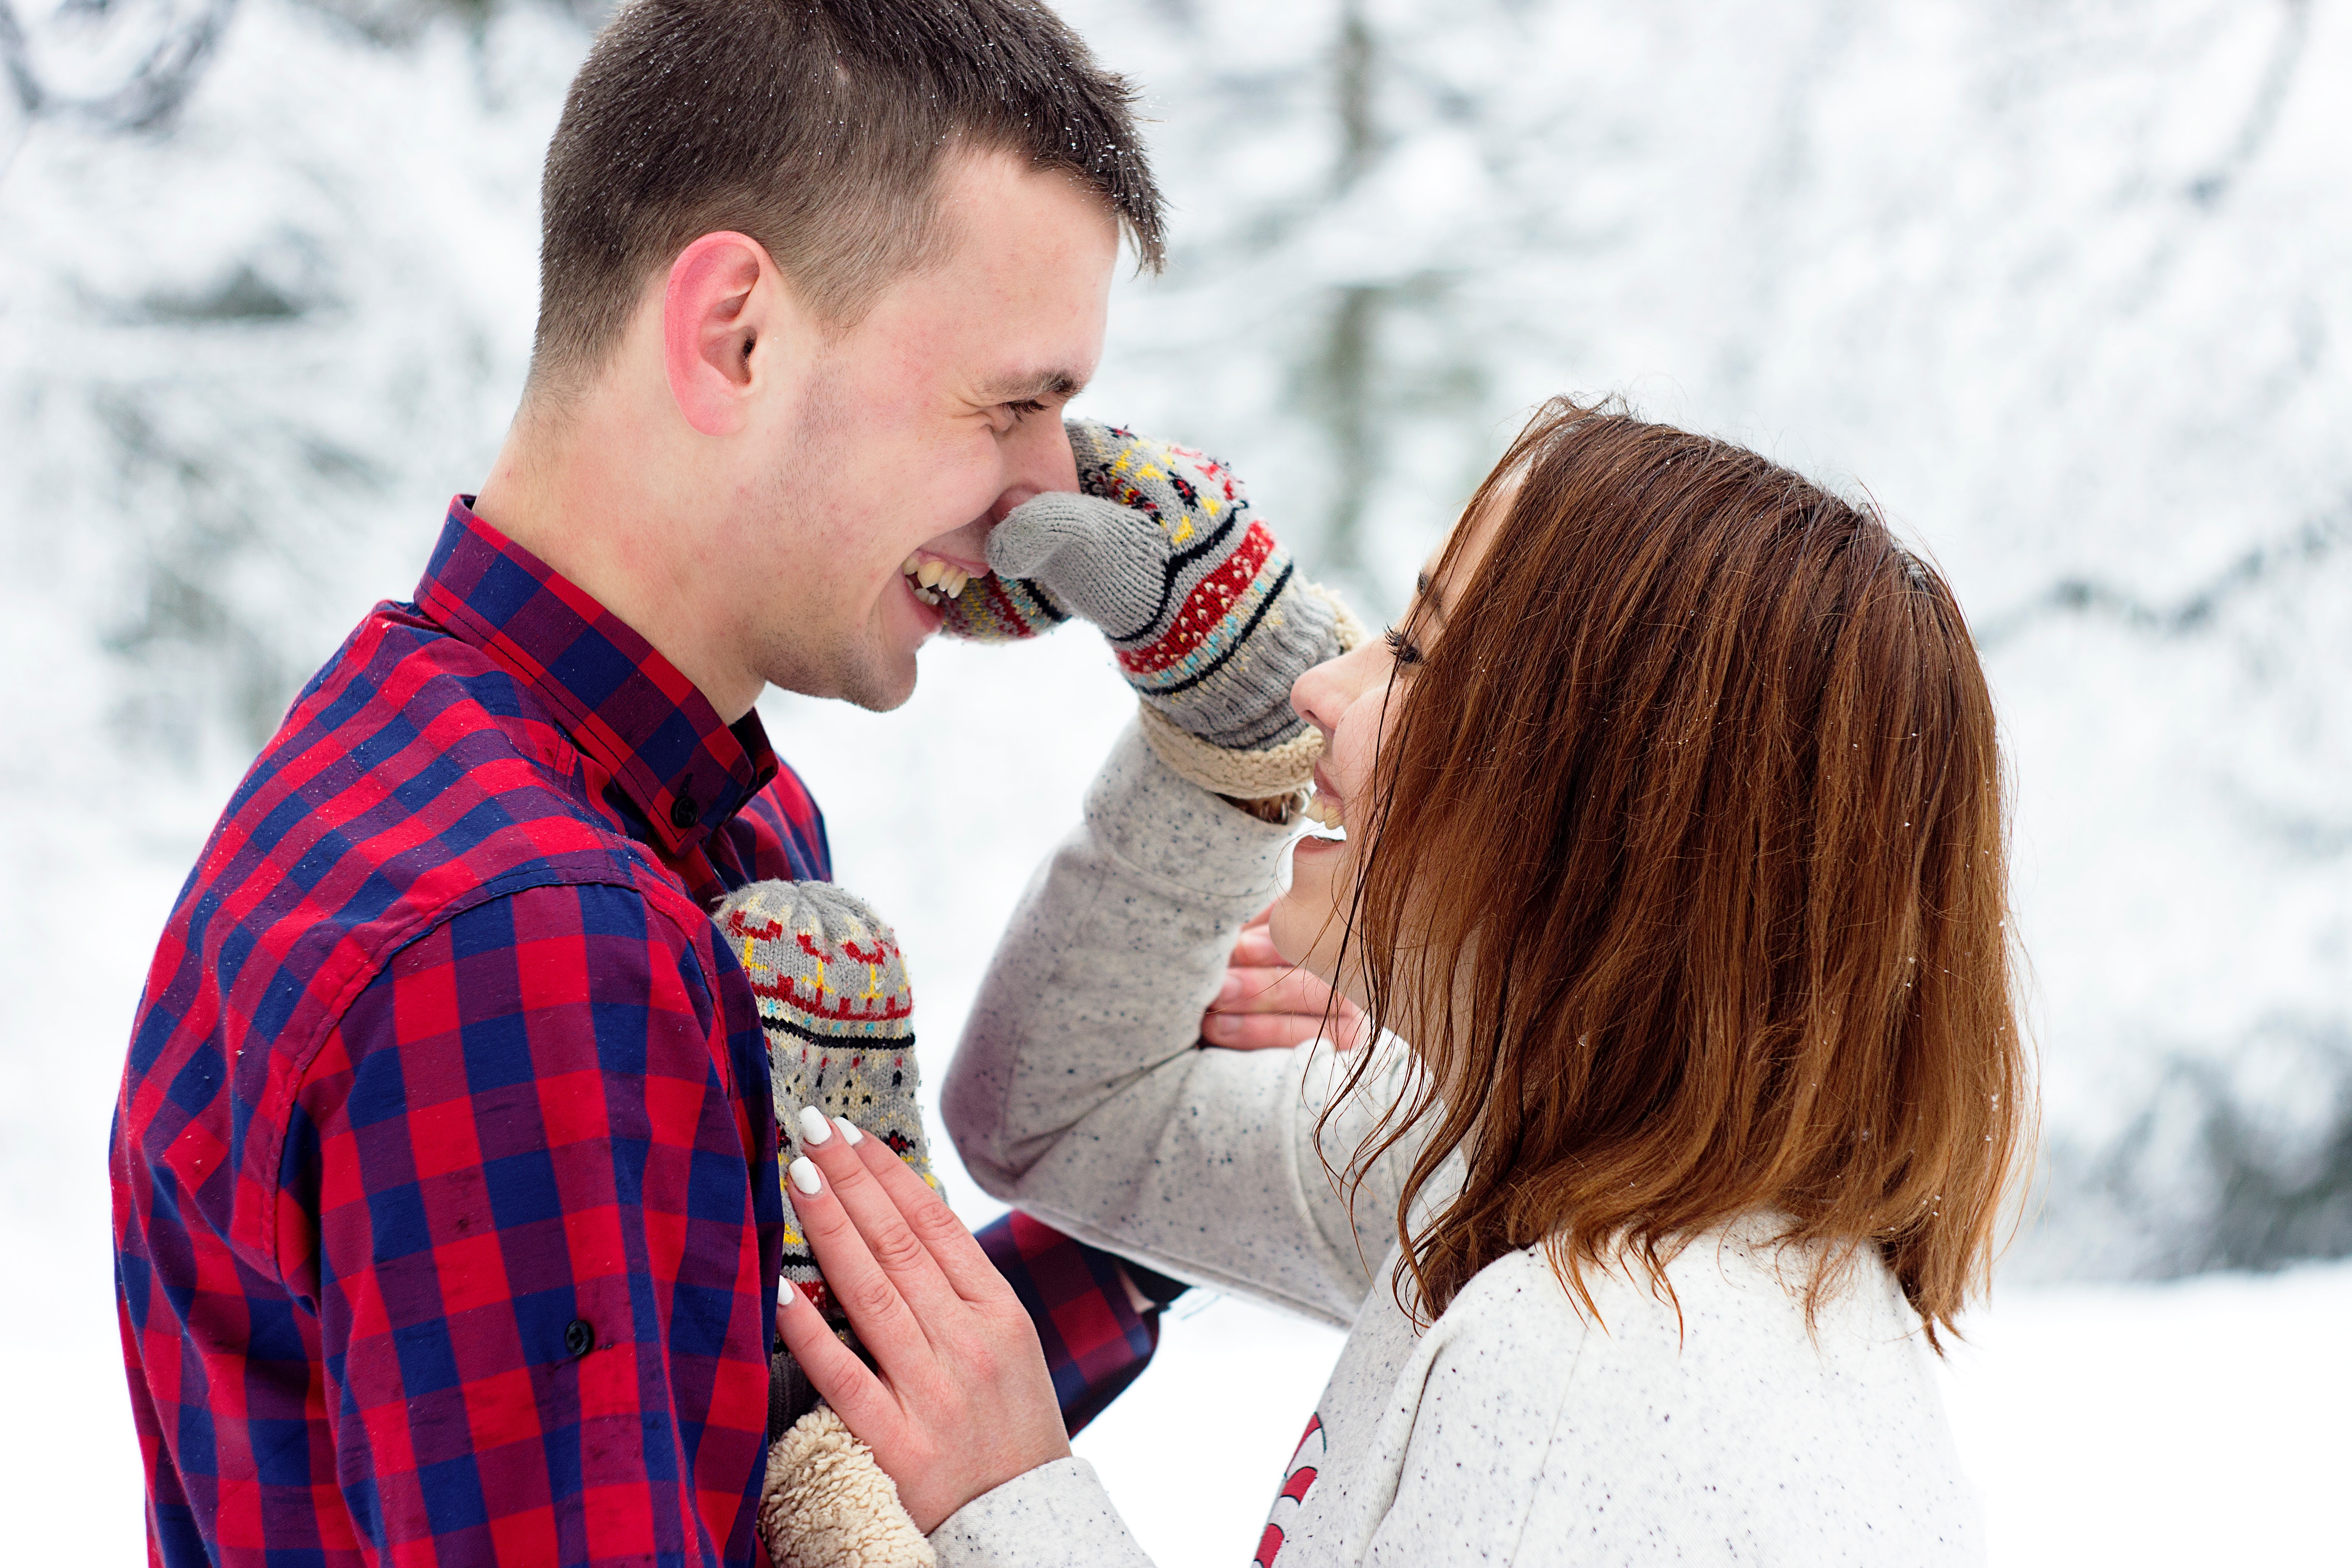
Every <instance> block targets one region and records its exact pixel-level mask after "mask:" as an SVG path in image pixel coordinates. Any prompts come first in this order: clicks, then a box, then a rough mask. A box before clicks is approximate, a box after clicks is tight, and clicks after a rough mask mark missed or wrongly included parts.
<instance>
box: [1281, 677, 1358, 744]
mask: <svg viewBox="0 0 2352 1568" xmlns="http://www.w3.org/2000/svg"><path fill="white" fill-rule="evenodd" d="M1338 664H1339V660H1338V659H1336V658H1334V659H1327V660H1326V661H1324V662H1323V663H1321V664H1318V665H1316V666H1315V667H1313V668H1310V669H1309V670H1307V673H1306V674H1304V675H1302V676H1300V677H1299V678H1298V679H1296V680H1294V681H1292V682H1291V683H1290V706H1291V707H1292V708H1293V709H1295V710H1297V713H1298V716H1299V717H1300V718H1301V719H1304V720H1306V721H1307V722H1308V723H1309V724H1312V725H1314V726H1315V727H1316V728H1317V729H1318V730H1320V731H1323V733H1324V734H1326V735H1328V734H1330V732H1331V731H1332V729H1333V727H1334V726H1336V725H1337V724H1338V723H1339V710H1340V709H1341V708H1342V707H1343V706H1345V704H1343V703H1341V702H1339V701H1337V700H1335V698H1336V696H1337V693H1336V692H1335V691H1334V690H1333V677H1334V675H1335V673H1336V667H1337V666H1338Z"/></svg>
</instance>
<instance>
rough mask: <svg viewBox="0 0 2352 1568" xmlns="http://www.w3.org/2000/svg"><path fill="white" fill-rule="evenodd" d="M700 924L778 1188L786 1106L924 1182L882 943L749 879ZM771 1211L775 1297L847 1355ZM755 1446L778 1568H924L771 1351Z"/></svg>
mask: <svg viewBox="0 0 2352 1568" xmlns="http://www.w3.org/2000/svg"><path fill="white" fill-rule="evenodd" d="M712 918H713V919H715V920H716V921H718V922H719V931H720V933H721V937H722V940H724V941H725V942H727V944H728V946H729V947H730V948H732V949H733V950H734V952H735V953H736V955H737V956H738V957H739V958H740V959H741V960H742V961H743V968H744V971H745V973H748V974H749V975H750V976H751V991H752V994H754V995H755V996H757V997H758V998H759V1001H760V1026H761V1029H762V1030H764V1031H765V1032H766V1034H767V1037H768V1070H769V1077H770V1083H771V1089H772V1096H773V1100H774V1103H775V1111H776V1131H777V1142H778V1144H779V1149H778V1154H779V1159H778V1162H777V1163H778V1166H779V1175H780V1177H781V1176H782V1167H783V1166H785V1165H789V1164H790V1163H792V1161H793V1159H795V1158H797V1157H798V1156H799V1154H800V1152H801V1126H800V1113H801V1108H802V1107H803V1106H814V1107H815V1108H816V1109H817V1110H820V1111H823V1112H824V1114H825V1115H826V1116H828V1117H841V1118H844V1119H845V1120H846V1121H848V1122H849V1123H850V1124H851V1125H852V1126H854V1127H856V1128H857V1129H858V1130H859V1131H861V1132H863V1133H866V1135H868V1136H871V1137H875V1138H879V1139H881V1140H882V1141H883V1142H885V1143H886V1144H887V1145H888V1146H889V1148H890V1150H891V1151H892V1152H894V1153H896V1154H897V1155H898V1157H899V1158H900V1159H901V1160H904V1161H905V1162H907V1163H908V1165H910V1166H912V1167H914V1169H915V1171H916V1173H918V1174H919V1175H920V1176H921V1177H922V1178H923V1180H925V1181H926V1182H929V1183H930V1184H931V1185H932V1186H933V1187H937V1186H938V1185H939V1179H938V1178H937V1177H936V1176H934V1175H933V1174H932V1173H931V1156H930V1145H929V1142H928V1141H927V1140H926V1139H925V1138H924V1136H923V1119H922V1112H921V1111H920V1110H919V1109H917V1107H916V1104H915V1089H916V1086H917V1084H918V1082H919V1079H918V1078H917V1076H916V1072H915V1019H914V1014H915V998H914V992H913V989H912V988H911V987H910V986H909V985H908V983H907V964H906V960H905V958H904V957H903V956H902V955H901V954H900V952H899V951H898V935H897V933H895V932H894V931H891V929H890V927H889V926H888V925H887V923H886V922H885V921H883V920H882V918H881V917H880V916H879V915H877V914H876V913H875V912H874V910H873V909H872V908H871V907H869V906H868V905H867V904H866V902H865V901H864V900H861V899H858V898H856V897H855V896H853V895H851V894H849V893H845V892H844V891H842V890H841V889H839V888H836V887H835V886H834V885H833V884H832V883H830V882H754V883H752V884H751V886H749V887H746V888H743V889H739V890H737V891H736V892H734V893H731V894H730V895H729V896H728V898H727V900H726V901H725V902H724V903H722V904H720V905H719V910H718V912H717V914H716V915H714V916H713V917H712ZM784 1213H785V1215H786V1216H787V1222H788V1223H787V1226H786V1228H785V1231H784V1259H783V1262H784V1268H783V1288H784V1289H787V1290H798V1291H800V1292H801V1293H802V1294H803V1295H805V1296H806V1297H808V1299H809V1300H812V1301H814V1303H815V1304H816V1306H817V1308H818V1310H820V1311H822V1312H823V1313H824V1318H825V1321H826V1322H827V1323H829V1324H831V1325H832V1327H833V1331H834V1332H835V1333H836V1334H839V1335H840V1336H841V1338H842V1340H843V1342H845V1343H846V1344H848V1345H849V1347H850V1348H851V1349H853V1350H856V1349H857V1348H858V1345H857V1340H856V1335H854V1334H853V1333H851V1332H850V1330H849V1325H848V1321H847V1320H846V1318H845V1315H844V1314H843V1312H842V1310H841V1309H840V1307H839V1306H838V1305H837V1304H836V1303H835V1301H834V1300H833V1297H832V1295H831V1294H830V1292H828V1291H827V1290H826V1289H825V1285H824V1275H823V1274H821V1273H819V1272H818V1270H817V1267H816V1258H814V1256H813V1255H812V1254H811V1253H810V1251H809V1247H808V1242H807V1240H806V1239H805V1238H804V1237H802V1235H801V1234H800V1232H799V1230H798V1229H797V1228H795V1227H793V1226H791V1225H790V1224H789V1216H790V1215H791V1214H792V1201H791V1199H790V1198H787V1199H786V1200H785V1205H784ZM768 1436H769V1437H770V1438H771V1439H772V1445H771V1447H770V1449H769V1455H768V1470H767V1474H766V1477H765V1478H764V1479H763V1480H762V1482H761V1497H760V1510H759V1519H760V1534H761V1540H763V1541H765V1542H767V1544H768V1552H769V1556H770V1557H771V1559H772V1561H774V1562H775V1563H777V1564H778V1568H800V1565H806V1568H817V1565H819V1564H833V1563H865V1564H869V1565H871V1568H933V1565H934V1564H935V1563H936V1562H937V1557H936V1556H935V1554H934V1553H933V1552H932V1551H931V1547H930V1543H929V1542H927V1541H925V1540H924V1539H923V1536H922V1533H921V1531H918V1530H917V1529H916V1528H915V1522H914V1521H913V1520H911V1519H909V1518H908V1516H907V1510H905V1509H904V1508H903V1507H901V1506H900V1505H899V1502H898V1487H897V1486H896V1485H895V1484H894V1483H893V1482H892V1481H891V1479H890V1478H889V1477H888V1476H887V1475H886V1474H884V1473H883V1471H882V1468H881V1467H880V1466H879V1465H877V1464H876V1463H875V1461H874V1456H873V1453H872V1451H871V1450H869V1449H868V1448H867V1447H866V1445H865V1444H863V1443H860V1442H858V1441H857V1440H856V1438H855V1437H854V1436H851V1435H850V1433H849V1431H848V1429H847V1428H846V1427H845V1426H843V1425H842V1424H841V1418H840V1417H839V1416H837V1415H835V1414H834V1413H833V1411H832V1410H831V1409H829V1408H828V1407H826V1405H824V1402H823V1401H822V1400H820V1399H819V1398H818V1397H817V1394H816V1390H815V1389H814V1387H812V1386H810V1384H809V1381H808V1377H807V1374H806V1373H803V1372H802V1371H801V1369H800V1365H799V1363H796V1362H794V1361H793V1358H792V1356H791V1354H790V1353H789V1352H786V1351H784V1350H783V1349H782V1347H779V1348H778V1349H777V1350H776V1352H775V1354H774V1355H773V1357H772V1359H771V1362H770V1365H769V1394H768Z"/></svg>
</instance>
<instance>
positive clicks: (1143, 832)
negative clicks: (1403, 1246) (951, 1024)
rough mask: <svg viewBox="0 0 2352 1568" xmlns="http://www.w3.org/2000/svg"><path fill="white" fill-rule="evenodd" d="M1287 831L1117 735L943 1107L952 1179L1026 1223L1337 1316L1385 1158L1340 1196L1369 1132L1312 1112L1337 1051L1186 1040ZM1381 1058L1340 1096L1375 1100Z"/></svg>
mask: <svg viewBox="0 0 2352 1568" xmlns="http://www.w3.org/2000/svg"><path fill="white" fill-rule="evenodd" d="M1289 839H1290V835H1289V834H1288V833H1287V832H1286V830H1284V829H1282V828H1280V827H1276V826H1270V825H1268V824H1265V823H1262V822H1259V821H1256V820H1255V819H1254V818H1252V817H1250V816H1248V815H1246V814H1245V813H1243V812H1240V811H1236V810H1234V808H1233V807H1232V806H1230V805H1225V804H1224V803H1223V802H1221V801H1218V800H1217V799H1215V798H1214V797H1213V796H1212V795H1209V794H1207V793H1206V792H1205V791H1203V790H1202V789H1200V788H1199V787H1197V786H1196V785H1193V784H1188V783H1186V782H1184V781H1183V780H1182V779H1181V778H1179V777H1177V776H1176V775H1175V774H1174V773H1172V772H1171V771H1170V770H1169V769H1168V767H1167V766H1166V764H1164V763H1161V762H1160V759H1159V758H1158V757H1157V756H1156V755H1155V754H1154V753H1153V752H1152V751H1151V749H1150V746H1148V745H1147V744H1146V743H1145V742H1144V741H1143V740H1142V738H1141V736H1140V734H1139V732H1138V731H1135V730H1133V729H1130V730H1129V731H1128V732H1127V733H1126V734H1125V735H1124V736H1123V737H1121V739H1120V741H1119V742H1118V746H1117V747H1116V748H1115V749H1114V750H1113V752H1112V753H1111V756H1110V758H1109V760H1108V762H1107V763H1105V764H1104V767H1103V770H1102V772H1101V773H1100V774H1099V775H1098V776H1097V779H1096V781H1095V784H1094V786H1093V788H1092V789H1091V790H1090V791H1089V793H1088V795H1087V806H1086V815H1085V820H1084V821H1083V823H1082V824H1081V825H1080V826H1079V827H1078V829H1077V830H1076V832H1075V833H1074V834H1072V835H1071V837H1069V838H1068V839H1067V840H1066V842H1065V843H1064V844H1063V845H1062V847H1060V848H1059V849H1058V850H1057V851H1056V852H1055V855H1054V857H1053V858H1052V859H1051V860H1049V861H1048V862H1047V863H1046V865H1045V868H1043V869H1042V870H1041V871H1040V872H1039V873H1038V875H1037V877H1036V879H1034V881H1033V882H1032V883H1031V885H1030V887H1029V889H1028V891H1027V893H1026V894H1025V895H1024V899H1023V900H1022V903H1021V906H1020V908H1019V909H1018V910H1016V911H1015V913H1014V915H1013V921H1012V924H1011V925H1010V927H1009V928H1008V929H1007V931H1006V932H1005V936H1004V940H1003V943H1002V944H1001V945H1000V946H999V947H998V949H997V952H996V956H995V958H994V960H993V962H992V963H991V965H990V969H989V973H988V977H987V979H986V980H985V981H984V982H983V984H982V988H981V994H980V998H979V1001H978V1002H977V1004H976V1005H974V1007H973V1010H972V1014H971V1021H970V1022H969V1024H968V1025H967V1026H966V1028H965V1032H964V1037H963V1041H962V1044H961V1047H960V1048H959V1050H958V1052H957V1055H956V1059H955V1062H954V1064H953V1065H952V1066H951V1067H950V1069H949V1072H948V1077H947V1080H946V1083H945V1086H944V1089H943V1091H942V1094H941V1110H942V1111H943V1113H944V1118H945V1120H946V1122H947V1125H948V1127H949V1129H950V1131H951V1132H952V1134H953V1135H954V1137H955V1140H956V1146H957V1149H958V1150H959V1152H961V1154H962V1156H963V1160H964V1163H965V1165H966V1166H967V1168H969V1169H970V1171H971V1174H972V1177H973V1179H974V1180H975V1181H977V1182H978V1183H979V1184H981V1185H982V1187H983V1188H985V1189H986V1190H987V1191H988V1192H990V1193H991V1194H994V1195H995V1196H997V1197H999V1198H1002V1199H1003V1200H1004V1201H1005V1202H1007V1203H1010V1204H1013V1205H1015V1206H1017V1207H1019V1208H1022V1209H1024V1210H1026V1211H1028V1212H1029V1213H1031V1214H1034V1215H1037V1216H1038V1217H1039V1218H1041V1219H1043V1220H1045V1221H1046V1222H1047V1223H1049V1224H1051V1225H1053V1226H1056V1227H1058V1228H1060V1229H1062V1230H1065V1231H1067V1232H1068V1233H1069V1234H1071V1235H1073V1236H1076V1237H1079V1238H1080V1239H1082V1240H1085V1241H1087V1242H1090V1243H1092V1244H1094V1245H1095V1246H1097V1247H1105V1248H1107V1249H1108V1250H1110V1251H1113V1252H1117V1253H1119V1254H1121V1255H1123V1256H1127V1257H1131V1258H1137V1259H1139V1260H1140V1261H1143V1262H1147V1263H1149V1264H1150V1266H1151V1267H1152V1268H1158V1269H1160V1270H1161V1271H1163V1272H1165V1273H1169V1274H1172V1275H1175V1276H1177V1277H1178V1278H1180V1279H1185V1280H1188V1281H1190V1282H1192V1283H1194V1284H1200V1285H1208V1286H1213V1287H1215V1288H1218V1289H1231V1290H1236V1291H1240V1292H1243V1293H1244V1294H1249V1295H1255V1296H1257V1297H1260V1298H1262V1299H1265V1300H1269V1301H1272V1302H1274V1303H1276V1304H1277V1305H1281V1306H1285V1307H1288V1308H1290V1309H1292V1310H1297V1311H1301V1312H1305V1313H1307V1314H1308V1315H1310V1316H1314V1317H1318V1318H1321V1319H1324V1320H1326V1321H1330V1322H1335V1323H1339V1324H1341V1325H1343V1326H1344V1325H1345V1324H1347V1323H1348V1322H1349V1321H1352V1320H1353V1319H1354V1317H1355V1314H1356V1310H1357V1308H1358V1307H1359V1306H1360V1304H1361V1302H1362V1300H1363V1298H1364V1296H1365V1293H1366V1292H1367V1290H1368V1289H1370V1284H1371V1281H1372V1279H1373V1266H1374V1265H1375V1264H1377V1263H1378V1261H1379V1260H1380V1259H1381V1258H1382V1257H1383V1256H1384V1255H1386V1254H1387V1253H1388V1252H1389V1251H1390V1250H1391V1247H1392V1246H1393V1244H1394V1223H1395V1222H1394V1214H1395V1202H1396V1182H1395V1180H1394V1173H1395V1169H1396V1165H1397V1157H1396V1156H1393V1155H1392V1156H1391V1158H1390V1159H1389V1160H1387V1161H1385V1162H1383V1167H1382V1168H1381V1170H1376V1171H1375V1172H1373V1173H1371V1175H1370V1178H1369V1179H1368V1180H1367V1181H1366V1182H1365V1183H1364V1184H1363V1186H1362V1188H1361V1190H1360V1192H1358V1193H1357V1194H1355V1196H1354V1201H1353V1202H1352V1203H1350V1202H1349V1199H1348V1198H1347V1197H1345V1196H1343V1195H1342V1194H1341V1192H1340V1191H1339V1186H1338V1184H1336V1183H1335V1182H1334V1181H1333V1179H1332V1178H1331V1176H1330V1175H1329V1174H1328V1173H1327V1170H1326V1168H1325V1157H1326V1156H1328V1158H1329V1161H1330V1163H1331V1165H1332V1166H1333V1167H1334V1168H1344V1167H1345V1165H1346V1163H1347V1161H1348V1159H1349V1156H1350V1155H1351V1154H1352V1153H1353V1152H1354V1150H1355V1148H1356V1147H1357V1145H1358V1143H1359V1142H1360V1141H1361V1140H1362V1138H1363V1136H1364V1135H1365V1134H1366V1133H1367V1132H1368V1131H1370V1121H1369V1119H1368V1114H1367V1113H1365V1112H1363V1111H1361V1110H1343V1113H1342V1114H1341V1115H1339V1116H1338V1117H1335V1118H1334V1119H1333V1121H1332V1124H1331V1125H1330V1126H1329V1127H1328V1129H1327V1130H1326V1131H1324V1133H1323V1134H1322V1141H1321V1142H1320V1143H1319V1144H1318V1134H1317V1121H1318V1118H1319V1117H1320V1115H1321V1113H1322V1111H1323V1109H1324V1107H1325V1105H1326V1104H1327V1103H1328V1102H1329V1100H1331V1099H1332V1098H1333V1096H1334V1095H1335V1094H1336V1093H1337V1092H1338V1090H1339V1087H1340V1084H1341V1081H1342V1080H1343V1079H1344V1078H1345V1075H1346V1072H1347V1069H1348V1068H1349V1065H1350V1064H1349V1062H1348V1061H1347V1060H1346V1059H1345V1058H1339V1057H1337V1056H1336V1055H1335V1054H1334V1053H1333V1052H1332V1051H1331V1050H1330V1048H1329V1047H1327V1046H1321V1045H1318V1046H1316V1047H1302V1048H1301V1049H1299V1050H1296V1051H1224V1050H1216V1049H1210V1048H1203V1047H1201V1046H1200V1044H1199V1024H1200V1016H1201V1012H1202V1009H1203V1008H1204V1007H1206V1006H1207V1005H1208V1004H1209V1002H1210V1000H1211V999H1212V998H1213V996H1214V995H1215V994H1216V990H1217V986H1218V984H1219V983H1220V981H1221V980H1222V978H1223V973H1224V965H1225V958H1226V955H1227V954H1228V953H1229V952H1231V951H1232V947H1233V942H1234V937H1235V936H1236V935H1237V934H1238V932H1239V931H1240V929H1241V926H1242V923H1243V922H1244V921H1246V920H1248V919H1249V918H1250V917H1251V916H1253V915H1255V913H1256V912H1257V911H1258V910H1261V909H1263V908H1264V907H1265V905H1266V903H1267V902H1268V901H1269V900H1271V899H1272V898H1273V896H1274V893H1275V891H1276V886H1277V880H1276V879H1277V876H1278V873H1279V870H1280V867H1281V861H1282V856H1283V851H1284V849H1285V848H1286V846H1287V844H1288V842H1289ZM1403 1070H1404V1068H1403V1067H1402V1063H1401V1062H1391V1063H1389V1064H1388V1065H1387V1066H1386V1067H1384V1068H1379V1069H1376V1071H1377V1074H1378V1081H1377V1082H1375V1083H1372V1084H1370V1085H1368V1086H1367V1090H1368V1091H1367V1092H1366V1093H1364V1094H1361V1095H1360V1096H1357V1097H1355V1098H1354V1099H1352V1100H1350V1101H1349V1106H1350V1107H1360V1106H1363V1105H1372V1106H1385V1105H1387V1104H1390V1103H1391V1102H1392V1101H1393V1100H1394V1098H1395V1095H1396V1094H1397V1092H1398V1090H1399V1089H1401V1087H1402V1085H1401V1084H1400V1082H1399V1081H1398V1075H1399V1074H1400V1073H1402V1071H1403Z"/></svg>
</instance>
